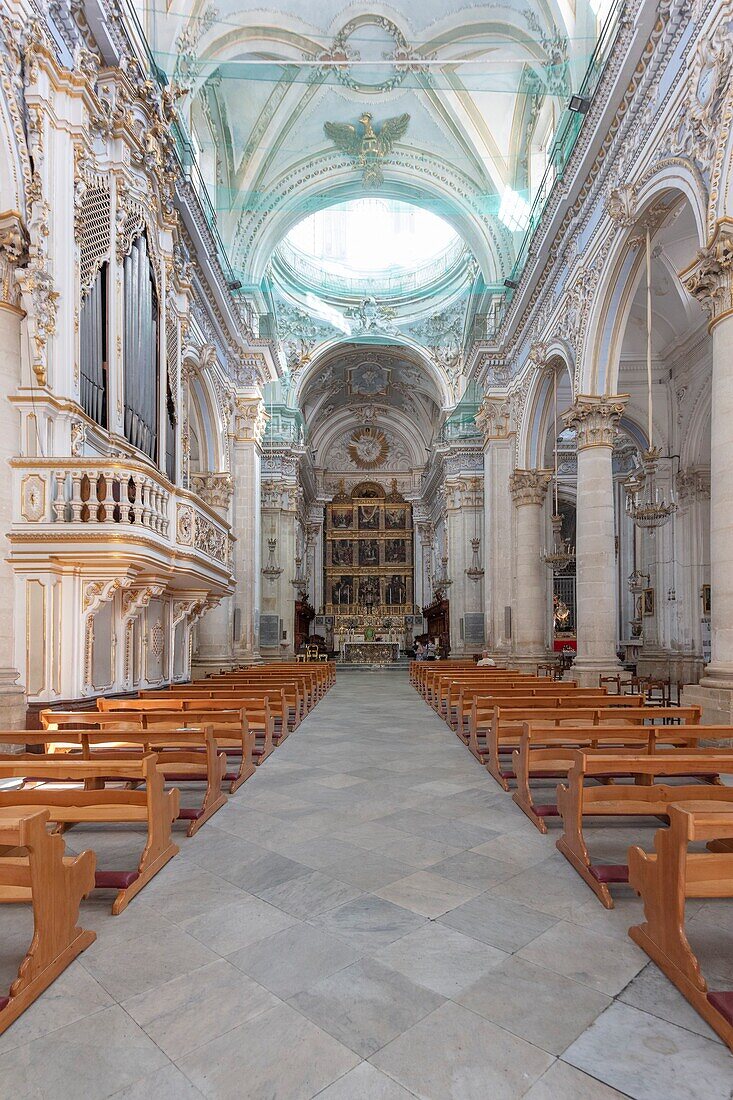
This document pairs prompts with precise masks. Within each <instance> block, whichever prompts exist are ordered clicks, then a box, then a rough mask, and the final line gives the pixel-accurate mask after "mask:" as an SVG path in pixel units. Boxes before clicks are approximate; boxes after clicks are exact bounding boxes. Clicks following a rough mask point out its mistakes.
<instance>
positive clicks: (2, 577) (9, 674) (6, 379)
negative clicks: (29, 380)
mask: <svg viewBox="0 0 733 1100" xmlns="http://www.w3.org/2000/svg"><path fill="white" fill-rule="evenodd" d="M22 251H23V238H22V235H21V227H20V223H19V221H18V218H17V216H16V215H12V214H11V215H2V216H0V465H2V468H3V470H4V471H5V476H4V477H3V478H2V481H0V722H1V723H2V725H3V726H4V727H5V728H10V729H23V728H24V727H25V693H24V691H23V688H22V687H21V686H20V685H19V684H18V683H17V680H18V679H19V677H20V673H19V672H18V670H17V669H16V668H15V667H14V664H15V660H14V657H15V631H16V622H15V579H14V576H13V570H12V568H11V566H10V565H9V564H8V562H7V557H8V554H9V553H10V544H9V543H8V542H7V538H6V536H7V534H8V531H9V530H10V525H11V523H12V517H13V495H12V494H13V478H12V477H11V476H10V474H11V471H10V468H9V465H8V463H9V460H10V459H11V458H14V457H15V456H16V455H18V454H19V453H20V416H19V413H18V411H17V410H16V409H15V408H14V406H13V405H12V404H11V402H10V401H9V400H8V398H9V397H10V395H11V394H14V393H15V392H16V391H17V389H18V386H19V385H20V379H21V356H20V339H21V319H22V317H23V312H22V310H21V309H20V306H19V304H18V296H17V291H16V288H15V285H14V273H15V265H16V263H17V261H18V260H19V259H20V258H21V255H22Z"/></svg>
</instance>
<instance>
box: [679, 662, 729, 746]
mask: <svg viewBox="0 0 733 1100" xmlns="http://www.w3.org/2000/svg"><path fill="white" fill-rule="evenodd" d="M682 705H683V706H690V707H694V706H697V707H702V721H703V725H705V726H733V669H731V668H728V667H726V666H720V665H719V666H718V667H717V668H714V667H713V666H712V665H710V666H708V669H707V671H706V674H705V676H704V677H703V678H702V680H701V681H700V683H699V684H688V685H687V686H686V687H685V688H684V690H683V692H682ZM730 743H731V744H733V740H732V741H731V742H730ZM716 744H718V742H716Z"/></svg>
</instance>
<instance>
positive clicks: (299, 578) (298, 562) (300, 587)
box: [290, 557, 308, 597]
mask: <svg viewBox="0 0 733 1100" xmlns="http://www.w3.org/2000/svg"><path fill="white" fill-rule="evenodd" d="M290 583H291V584H292V586H293V588H294V589H295V590H296V592H297V593H298V595H299V596H301V597H302V596H303V594H304V592H305V589H306V585H307V583H308V581H307V578H306V577H305V576H304V575H303V559H302V558H301V557H296V559H295V576H294V577H293V579H292V580H291V582H290Z"/></svg>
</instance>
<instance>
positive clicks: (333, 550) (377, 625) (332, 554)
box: [323, 481, 422, 665]
mask: <svg viewBox="0 0 733 1100" xmlns="http://www.w3.org/2000/svg"><path fill="white" fill-rule="evenodd" d="M412 534H413V533H412V506H411V505H410V504H409V502H408V501H406V500H405V499H404V497H403V496H401V494H400V493H399V492H398V491H397V485H396V482H394V481H393V482H392V486H391V489H390V491H389V492H387V491H386V490H385V489H384V487H383V486H382V485H380V484H379V483H378V482H374V481H363V482H360V483H359V484H358V485H356V486H355V487H354V488H353V489H352V491H351V493H349V494H347V493H346V491H345V488H344V483H343V482H341V483H340V484H339V488H338V492H337V493H336V495H335V496H334V498H333V500H332V501H331V502H330V503H329V504H327V505H326V525H325V552H324V570H323V572H324V594H325V597H326V601H325V608H324V611H325V615H326V616H327V617H329V618H330V620H331V622H332V624H333V640H334V648H335V649H337V650H338V653H339V657H340V659H341V660H342V661H344V662H349V663H352V664H366V665H384V664H388V663H390V662H393V661H396V660H398V659H399V656H400V654H401V653H402V652H403V651H404V650H405V649H407V648H409V647H411V645H412V637H413V626H414V623H415V607H414V605H413V589H412V584H413V544H412ZM420 621H422V620H421V618H420Z"/></svg>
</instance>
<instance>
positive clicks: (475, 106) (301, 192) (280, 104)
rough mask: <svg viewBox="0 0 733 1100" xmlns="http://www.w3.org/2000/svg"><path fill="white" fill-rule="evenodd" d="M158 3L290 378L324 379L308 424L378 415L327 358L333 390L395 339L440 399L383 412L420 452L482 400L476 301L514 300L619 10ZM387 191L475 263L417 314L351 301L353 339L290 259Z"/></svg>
mask: <svg viewBox="0 0 733 1100" xmlns="http://www.w3.org/2000/svg"><path fill="white" fill-rule="evenodd" d="M152 3H153V6H151V7H150V8H148V9H147V10H146V12H145V14H144V16H143V22H144V25H145V31H146V34H147V37H148V41H149V44H150V47H151V50H152V52H153V54H154V57H155V60H156V62H157V64H158V65H159V67H160V68H161V70H163V72H164V73H165V74H166V75H167V77H168V79H169V80H170V81H171V82H172V83H174V84H176V85H177V86H178V88H179V89H182V91H183V94H182V95H181V98H180V99H179V106H180V109H181V112H182V114H183V116H184V119H185V121H186V123H187V126H188V131H189V134H190V136H191V141H192V157H193V161H194V165H195V168H194V171H195V173H200V179H201V181H202V182H203V184H204V185H205V187H206V189H207V191H208V194H209V196H210V199H211V202H212V205H213V208H214V209H215V213H216V218H217V223H218V228H219V232H220V234H221V236H222V238H223V240H224V243H225V246H226V247H227V249H228V252H229V258H230V261H231V263H232V266H233V268H234V270H235V272H236V275H237V278H238V279H239V280H240V281H241V283H242V284H243V287H244V292H245V293H247V294H248V295H251V297H252V300H253V301H254V302H255V303H256V305H257V308H258V311H259V312H260V314H261V315H262V314H265V315H267V317H268V318H269V320H268V322H267V323H268V324H269V325H270V326H271V330H272V331H273V332H274V333H275V334H277V336H278V337H279V338H280V340H281V341H282V348H283V365H284V366H285V368H286V374H288V373H289V374H290V376H291V377H296V376H297V375H298V373H299V372H301V371H304V372H305V373H307V374H308V379H309V380H308V384H307V386H304V385H303V383H302V379H301V380H299V381H298V384H297V387H296V389H297V391H298V393H299V395H300V398H301V400H302V402H303V403H304V404H303V409H304V412H305V413H306V414H307V415H306V420H307V422H310V424H313V419H312V418H313V417H315V418H316V421H318V420H319V418H320V419H323V412H324V410H325V409H330V406H332V405H333V406H338V405H339V402H341V401H342V400H343V399H344V395H345V394H348V395H349V401H350V402H351V404H352V406H353V407H354V409H356V407H357V406H358V405H359V401H358V400H356V396H355V395H354V394H353V393H351V391H349V390H348V388H346V389H342V390H339V393H338V395H336V394H330V395H329V386H328V385H323V386H322V387H321V388H320V389H319V388H318V386H317V385H316V382H315V380H314V378H315V376H314V375H312V374H311V373H310V364H311V363H313V362H314V361H315V360H317V359H321V361H322V362H323V363H324V364H325V365H326V366H328V367H329V369H331V370H333V371H334V372H335V373H334V376H333V379H332V381H331V388H333V386H336V385H337V384H340V383H341V382H342V381H343V380H344V378H345V377H347V374H345V373H344V372H348V370H349V369H351V368H350V367H347V364H350V363H351V361H352V358H354V357H356V358H358V349H357V351H356V352H355V351H354V349H353V347H346V348H344V345H349V344H350V343H351V344H353V342H354V339H355V338H356V341H357V343H358V342H362V343H363V342H365V343H367V344H369V345H370V346H371V351H370V353H371V354H374V347H373V345H374V343H375V341H377V342H378V343H380V344H382V345H384V346H385V350H387V349H389V346H390V345H394V347H393V348H392V350H391V351H390V352H389V356H391V357H392V359H396V360H399V359H400V358H401V357H402V358H404V357H405V355H406V356H407V359H408V360H411V361H412V362H413V368H414V369H417V370H418V371H422V387H421V385H417V386H415V387H413V393H412V394H410V395H409V396H408V395H407V394H405V395H403V396H400V395H399V394H398V393H397V390H395V389H394V385H393V386H392V388H391V389H390V390H389V392H388V393H387V394H386V395H385V397H384V403H385V404H386V405H387V406H389V408H390V409H391V414H392V416H393V419H395V422H399V423H402V422H404V423H405V425H406V426H407V428H408V434H409V433H410V431H411V432H412V433H413V435H414V438H415V439H417V440H419V446H418V450H419V449H420V448H421V447H422V448H425V447H429V446H430V439H431V437H434V433H435V428H436V425H437V424H438V422H439V420H440V416H441V414H444V413H445V411H446V410H447V409H449V408H451V407H453V406H454V405H455V403H456V402H457V401H458V400H459V399H460V397H461V394H462V392H463V390H464V387H465V379H464V378H463V376H462V369H463V360H462V349H463V341H464V337H465V333H466V332H468V331H470V328H471V325H472V319H471V318H472V313H471V307H472V305H473V307H474V311H475V309H476V308H478V307H477V303H478V302H479V301H481V302H482V309H483V310H484V312H486V303H487V300H488V296H490V295H491V294H503V293H504V287H503V280H504V278H505V277H506V276H507V275H508V274H509V272H510V271H511V268H512V264H513V262H514V259H515V256H516V251H517V247H518V244H519V242H520V241H521V238H522V235H523V230H524V228H525V227H526V224H527V215H528V211H529V207H530V205H531V202H532V199H533V196H534V195H535V193H536V191H537V188H538V186H539V184H540V181H541V179H542V176H543V174H544V172H545V170H546V168H547V162H548V155H549V152H550V149H551V143H552V136H553V133H554V131H555V129H556V127H557V124H558V121H559V119H560V117H561V115H562V112H563V111H565V110H566V108H567V103H568V99H569V96H570V94H571V92H572V91H575V90H577V88H578V87H579V85H580V82H581V80H582V78H583V75H584V73H585V71H586V68H587V65H588V61H589V59H590V57H591V55H592V52H593V49H594V46H595V43H596V39H597V34H598V29H599V27H600V25H601V22H602V17H603V15H604V12H605V9H606V8H608V7H609V5H610V0H506V2H505V3H486V4H480V3H479V4H468V3H466V4H457V5H446V4H445V0H399V3H397V4H395V5H393V6H389V5H387V4H380V3H374V4H372V5H370V4H365V3H359V2H357V3H355V4H352V5H350V6H349V7H347V8H346V9H345V10H344V9H343V8H342V4H341V3H340V2H339V0H280V3H279V4H278V7H277V9H267V8H263V7H262V6H261V2H260V0H217V2H216V6H214V3H213V2H212V0H177V2H176V0H173V3H171V4H170V5H169V4H168V3H167V0H152ZM365 112H368V114H369V118H368V119H367V120H366V121H365V120H364V118H363V116H364V113H365ZM360 119H361V120H362V121H361V122H360V121H359V120H360ZM389 120H395V121H393V123H392V124H390V121H389ZM397 120H399V121H397ZM385 123H386V124H387V125H386V126H385ZM327 124H333V126H327ZM334 126H335V129H334ZM349 126H350V127H353V129H352V130H348V127H349ZM370 130H371V131H372V132H373V134H374V137H375V141H374V143H372V144H371V145H370V144H369V143H368V142H367V143H366V144H365V141H364V139H366V138H368V137H369V133H370ZM388 134H391V136H390V137H389V138H387V137H386V135H388ZM375 165H376V168H377V169H378V171H377V173H376V175H377V182H378V189H377V191H376V192H375V191H373V190H366V191H365V185H369V184H370V183H371V184H373V183H374V178H375V177H374V174H373V173H372V175H371V178H370V172H369V171H367V172H366V173H365V168H367V169H370V170H371V169H373V168H374V167H375ZM380 176H381V177H382V178H381V180H380V179H379V177H380ZM375 193H376V194H379V195H380V196H383V197H384V198H385V199H387V200H400V201H402V202H408V203H410V204H413V205H416V206H420V207H423V208H426V209H429V210H430V211H432V212H433V213H436V214H438V215H440V216H441V217H442V218H443V219H445V220H446V221H447V222H448V223H450V225H451V226H453V228H454V229H455V231H456V232H457V233H458V234H459V235H460V237H462V238H463V241H464V242H465V245H466V249H465V262H464V263H463V267H462V268H461V269H460V270H457V269H456V270H454V271H453V273H452V276H451V279H446V280H445V285H443V286H438V285H436V287H435V289H434V292H432V291H431V293H430V294H428V295H426V294H423V297H422V300H421V301H420V302H418V301H417V296H415V301H414V302H413V303H412V307H413V308H411V303H410V301H409V300H404V299H403V300H401V301H400V303H399V304H398V306H397V308H395V309H392V308H390V309H387V308H385V307H384V301H380V294H379V293H378V291H373V292H372V293H373V294H374V300H373V301H372V303H371V305H369V309H370V310H371V313H370V315H369V317H366V316H365V314H364V310H363V307H364V301H363V300H361V301H360V300H359V298H358V297H357V298H355V299H354V300H346V301H345V302H344V303H343V309H342V310H341V311H340V312H341V316H342V317H347V318H351V319H352V320H351V321H349V323H348V324H347V325H346V326H345V327H343V326H342V327H341V329H340V330H339V327H338V324H337V325H336V327H334V325H333V323H331V322H329V320H328V317H325V319H324V315H323V311H321V312H320V313H319V311H318V310H317V309H316V310H314V309H313V308H311V306H309V304H308V302H309V295H308V294H307V293H305V292H304V289H303V286H298V285H296V283H297V280H296V279H295V278H292V279H289V276H288V273H287V264H285V263H284V262H280V261H279V260H278V255H277V249H278V246H280V245H281V243H282V242H283V240H284V238H285V236H286V235H287V233H288V232H289V231H290V229H291V228H292V227H293V226H294V225H296V224H297V223H298V222H300V221H301V220H302V219H304V218H305V217H307V216H308V215H310V214H313V213H314V212H315V211H318V210H321V209H324V208H325V207H330V206H333V205H334V204H336V203H344V202H347V201H349V200H353V199H355V198H359V197H363V196H364V195H365V194H375ZM375 246H376V247H378V246H379V241H378V240H377V241H375ZM273 261H274V262H273ZM283 272H285V275H283ZM310 297H313V296H312V295H311V296H310ZM408 299H409V296H408ZM336 304H338V303H336ZM333 307H334V301H333V295H331V297H330V298H329V300H328V310H330V311H331V312H333ZM339 347H340V350H339ZM362 350H363V349H362ZM336 352H338V354H337V353H336ZM389 356H388V357H389ZM415 364H417V366H416V367H415ZM383 366H384V367H385V369H388V370H392V366H391V365H389V364H387V363H386V362H385V363H383ZM323 374H324V371H323V370H321V372H320V377H322V376H323ZM399 377H400V374H399V370H396V371H395V373H394V379H395V380H398V379H399ZM424 390H425V392H423V391H424ZM291 392H292V387H291ZM410 404H412V405H414V408H412V409H411V411H410V410H408V405H410ZM331 414H332V415H334V411H333V410H331ZM340 415H341V413H340V412H339V416H340ZM431 416H432V417H433V425H432V430H431V429H430V427H429V425H428V422H427V418H428V417H431ZM327 420H328V417H326V418H325V420H324V421H323V422H324V424H325V423H326V421H327ZM413 449H414V448H413Z"/></svg>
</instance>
